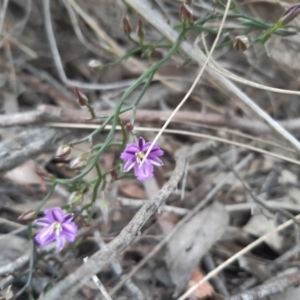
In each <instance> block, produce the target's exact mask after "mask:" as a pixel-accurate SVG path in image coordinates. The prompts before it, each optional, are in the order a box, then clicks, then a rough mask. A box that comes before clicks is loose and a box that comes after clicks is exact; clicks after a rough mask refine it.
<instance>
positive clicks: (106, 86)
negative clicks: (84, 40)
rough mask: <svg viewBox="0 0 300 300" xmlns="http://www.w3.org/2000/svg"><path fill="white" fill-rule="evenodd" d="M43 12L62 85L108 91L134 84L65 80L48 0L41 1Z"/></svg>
mask: <svg viewBox="0 0 300 300" xmlns="http://www.w3.org/2000/svg"><path fill="white" fill-rule="evenodd" d="M43 11H44V21H45V27H46V34H47V38H48V41H49V46H50V50H51V53H52V56H53V61H54V64H55V67H56V70H57V73H58V75H59V78H60V80H61V81H62V82H63V83H64V84H66V85H67V86H69V87H79V88H83V89H91V90H110V89H120V88H124V87H128V86H130V85H132V84H133V83H134V82H135V80H124V81H122V82H114V83H85V82H81V81H77V80H73V79H69V78H67V76H66V73H65V71H64V67H63V64H62V61H61V57H60V54H59V51H58V48H57V44H56V40H55V36H54V32H53V26H52V21H51V13H50V0H43Z"/></svg>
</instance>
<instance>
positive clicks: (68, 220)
mask: <svg viewBox="0 0 300 300" xmlns="http://www.w3.org/2000/svg"><path fill="white" fill-rule="evenodd" d="M73 218H74V214H66V215H65V216H64V220H63V223H65V222H66V223H69V222H71V221H72V220H73Z"/></svg>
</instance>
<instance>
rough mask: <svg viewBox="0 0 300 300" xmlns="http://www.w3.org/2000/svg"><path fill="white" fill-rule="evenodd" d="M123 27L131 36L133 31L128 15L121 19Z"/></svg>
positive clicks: (125, 32) (127, 34)
mask: <svg viewBox="0 0 300 300" xmlns="http://www.w3.org/2000/svg"><path fill="white" fill-rule="evenodd" d="M121 28H122V30H123V32H124V34H125V35H126V36H129V35H130V34H131V31H132V26H131V24H130V22H129V19H128V18H127V16H123V17H122V19H121Z"/></svg>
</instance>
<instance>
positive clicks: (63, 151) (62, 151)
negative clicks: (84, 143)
mask: <svg viewBox="0 0 300 300" xmlns="http://www.w3.org/2000/svg"><path fill="white" fill-rule="evenodd" d="M71 152H72V148H71V147H70V146H69V145H61V146H59V148H58V149H57V151H56V154H55V157H56V158H66V157H68V156H69V155H70V154H71Z"/></svg>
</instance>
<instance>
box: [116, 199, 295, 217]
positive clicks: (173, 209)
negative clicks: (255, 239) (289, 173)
mask: <svg viewBox="0 0 300 300" xmlns="http://www.w3.org/2000/svg"><path fill="white" fill-rule="evenodd" d="M146 201H147V200H142V199H134V200H133V199H128V198H122V197H118V202H119V203H120V204H121V205H122V206H125V207H126V206H129V207H132V208H139V207H141V206H143V205H144V204H145V202H146ZM267 204H268V205H269V206H270V207H271V208H274V209H285V210H289V211H292V212H296V213H300V206H299V205H297V204H289V203H283V202H279V199H277V200H276V201H275V200H268V201H267ZM160 209H161V211H163V212H167V213H173V214H175V215H178V216H185V215H186V214H188V213H189V212H190V210H189V209H186V208H181V207H177V206H170V205H163V206H161V207H160ZM225 209H226V211H227V212H229V213H231V214H235V213H239V212H247V211H251V210H253V203H251V202H245V203H237V204H226V205H225Z"/></svg>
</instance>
